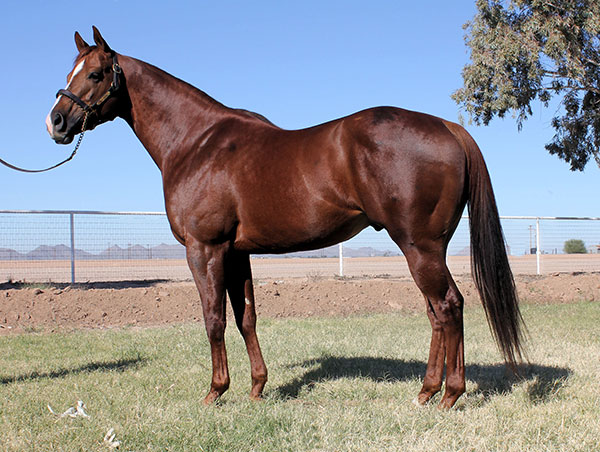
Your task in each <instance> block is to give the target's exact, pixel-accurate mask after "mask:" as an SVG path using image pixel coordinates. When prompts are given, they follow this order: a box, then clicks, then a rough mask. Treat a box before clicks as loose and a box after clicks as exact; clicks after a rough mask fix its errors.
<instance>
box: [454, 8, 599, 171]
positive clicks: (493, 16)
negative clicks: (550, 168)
mask: <svg viewBox="0 0 600 452" xmlns="http://www.w3.org/2000/svg"><path fill="white" fill-rule="evenodd" d="M476 5H477V10H478V12H477V14H476V15H475V17H474V18H473V20H472V21H471V22H467V23H466V24H465V26H464V28H465V30H466V31H467V34H466V36H465V42H466V44H467V46H468V47H469V48H470V52H471V63H470V64H467V65H466V66H465V67H464V69H463V74H462V75H463V80H464V86H463V87H462V88H460V89H458V90H457V91H456V92H455V93H454V94H453V95H452V98H453V99H454V100H455V101H456V102H457V103H458V104H459V105H461V106H462V107H464V109H465V110H466V111H467V112H468V114H469V115H470V117H471V119H472V120H474V122H475V123H476V124H481V123H483V124H485V125H487V124H488V123H489V122H490V121H491V119H492V118H493V117H494V116H495V115H498V116H499V117H501V118H502V117H504V115H505V114H506V113H507V112H509V111H510V112H512V113H513V116H514V117H515V118H516V121H517V127H518V128H519V130H520V129H521V128H522V125H523V121H525V120H526V119H527V118H528V117H529V116H531V114H532V110H531V104H532V102H533V101H535V100H536V99H537V100H538V101H539V102H541V103H542V104H543V105H544V106H545V107H548V106H549V103H550V101H551V99H552V98H553V97H555V96H556V98H557V100H558V101H559V102H560V108H559V109H558V111H557V113H556V116H555V117H554V118H553V119H552V127H553V128H554V129H555V131H556V133H555V135H554V137H553V139H552V141H551V142H550V143H548V144H547V145H546V149H547V150H548V151H549V152H550V153H551V154H555V155H557V156H558V157H560V158H561V159H563V160H565V161H566V162H568V163H569V164H570V166H571V170H580V171H581V170H583V169H584V167H585V166H586V164H587V163H588V161H589V160H590V158H591V157H593V158H594V159H595V160H596V163H597V164H598V166H600V152H599V150H600V2H599V1H598V0H476Z"/></svg>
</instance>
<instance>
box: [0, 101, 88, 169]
mask: <svg viewBox="0 0 600 452" xmlns="http://www.w3.org/2000/svg"><path fill="white" fill-rule="evenodd" d="M88 115H89V112H87V111H86V112H85V116H84V117H83V124H82V126H81V133H80V134H79V138H78V139H77V144H75V149H73V152H71V155H70V156H69V157H67V158H66V159H64V160H63V161H62V162H60V163H57V164H56V165H53V166H50V167H49V168H44V169H37V170H32V169H26V168H19V167H18V166H15V165H12V164H10V163H8V162H6V161H4V160H2V159H1V158H0V163H2V164H3V165H4V166H7V167H9V168H10V169H14V170H16V171H21V172H23V173H43V172H45V171H50V170H51V169H54V168H58V167H59V166H61V165H63V164H65V163H67V162H68V161H69V160H71V159H72V158H73V157H75V154H76V153H77V149H79V146H80V145H81V141H82V140H83V135H84V134H85V126H86V125H87V120H88Z"/></svg>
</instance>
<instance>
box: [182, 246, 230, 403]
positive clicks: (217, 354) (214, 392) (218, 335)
mask: <svg viewBox="0 0 600 452" xmlns="http://www.w3.org/2000/svg"><path fill="white" fill-rule="evenodd" d="M228 248H229V245H228V244H221V245H205V244H203V243H200V242H197V241H195V240H193V239H192V240H186V255H187V261H188V265H189V267H190V270H191V271H192V275H193V277H194V282H195V283H196V287H197V288H198V292H199V293H200V299H201V301H202V311H203V314H204V324H205V326H206V333H207V334H208V340H209V342H210V354H211V358H212V381H211V385H210V391H209V393H208V395H207V396H206V397H205V398H204V403H205V404H210V403H212V402H214V401H215V400H216V399H217V398H219V397H220V396H221V394H223V393H224V392H225V391H227V388H229V369H228V368H227V352H226V350H225V326H226V318H225V258H226V254H227V250H228Z"/></svg>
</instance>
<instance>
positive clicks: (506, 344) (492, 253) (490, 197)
mask: <svg viewBox="0 0 600 452" xmlns="http://www.w3.org/2000/svg"><path fill="white" fill-rule="evenodd" d="M449 128H450V130H451V131H452V132H453V133H454V135H455V136H456V137H457V138H458V139H459V141H460V142H461V143H462V144H463V148H464V149H465V152H466V157H467V170H468V176H467V178H468V179H467V182H468V190H469V199H468V204H469V226H470V232H471V272H472V275H473V280H474V282H475V286H476V287H477V291H478V292H479V296H480V297H481V301H482V303H483V308H484V310H485V313H486V316H487V320H488V324H489V326H490V329H491V331H492V334H493V336H494V339H495V340H496V342H497V344H498V346H499V348H500V350H501V352H502V354H503V356H504V360H505V361H506V362H507V363H508V364H509V365H510V366H511V367H512V368H513V369H516V364H517V362H518V361H522V359H523V356H524V349H523V342H524V331H525V324H524V322H523V317H522V316H521V311H520V310H519V299H518V296H517V291H516V287H515V281H514V279H513V275H512V271H511V269H510V265H509V263H508V256H507V254H506V245H505V242H504V235H503V233H502V226H501V225H500V217H499V215H498V207H497V206H496V199H495V197H494V192H493V190H492V184H491V181H490V176H489V173H488V171H487V167H486V165H485V162H484V161H483V156H482V155H481V151H480V150H479V147H478V146H477V143H475V140H473V138H472V137H471V136H470V135H469V133H468V132H467V131H466V130H465V129H464V128H463V127H461V126H458V125H457V124H452V127H449Z"/></svg>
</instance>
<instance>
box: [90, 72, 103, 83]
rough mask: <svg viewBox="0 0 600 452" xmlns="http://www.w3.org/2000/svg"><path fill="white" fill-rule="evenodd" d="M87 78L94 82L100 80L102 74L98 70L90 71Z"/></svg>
mask: <svg viewBox="0 0 600 452" xmlns="http://www.w3.org/2000/svg"><path fill="white" fill-rule="evenodd" d="M88 78H89V79H90V80H93V81H94V82H99V81H100V80H102V74H101V73H100V72H90V75H88Z"/></svg>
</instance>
